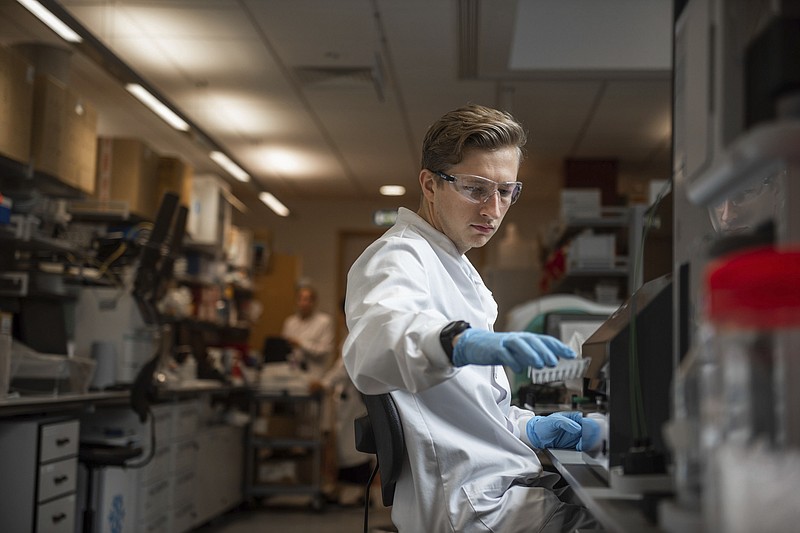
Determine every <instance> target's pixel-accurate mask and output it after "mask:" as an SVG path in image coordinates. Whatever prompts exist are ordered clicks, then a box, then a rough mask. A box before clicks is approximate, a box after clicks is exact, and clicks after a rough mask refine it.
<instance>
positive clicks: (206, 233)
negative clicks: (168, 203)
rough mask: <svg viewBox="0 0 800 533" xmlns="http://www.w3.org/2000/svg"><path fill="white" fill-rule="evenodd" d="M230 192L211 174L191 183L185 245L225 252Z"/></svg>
mask: <svg viewBox="0 0 800 533" xmlns="http://www.w3.org/2000/svg"><path fill="white" fill-rule="evenodd" d="M229 190H230V187H229V186H228V184H227V183H225V182H224V181H223V180H222V179H221V178H219V177H217V176H214V175H212V174H205V175H201V176H195V177H194V178H193V179H192V201H191V205H190V206H189V218H188V220H187V226H186V229H187V237H188V238H187V243H189V244H191V245H196V246H206V247H210V248H214V249H216V250H218V251H220V252H221V251H222V250H224V249H225V248H226V246H227V239H228V237H229V235H230V226H231V204H230V203H229V202H228V200H227V198H226V196H227V194H228V191H229Z"/></svg>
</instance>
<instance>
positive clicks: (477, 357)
mask: <svg viewBox="0 0 800 533" xmlns="http://www.w3.org/2000/svg"><path fill="white" fill-rule="evenodd" d="M559 357H561V358H563V359H573V358H575V352H573V351H572V349H571V348H570V347H569V346H567V345H566V344H564V343H562V342H561V341H560V340H558V339H556V338H555V337H550V336H548V335H538V334H536V333H529V332H527V331H511V332H507V333H495V332H492V331H486V330H482V329H467V330H465V331H464V332H463V333H461V335H460V336H459V337H458V342H456V345H455V347H454V348H453V364H454V365H455V366H464V365H506V366H509V367H511V369H512V370H513V371H514V372H522V370H523V369H524V368H525V367H529V366H532V367H536V368H542V367H544V366H545V365H547V366H556V364H557V363H558V358H559Z"/></svg>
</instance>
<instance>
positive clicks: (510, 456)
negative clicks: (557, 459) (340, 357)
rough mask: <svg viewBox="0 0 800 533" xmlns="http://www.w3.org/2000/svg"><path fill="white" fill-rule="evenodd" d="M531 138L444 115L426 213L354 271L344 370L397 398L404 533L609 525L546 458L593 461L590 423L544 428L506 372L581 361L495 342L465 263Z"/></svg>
mask: <svg viewBox="0 0 800 533" xmlns="http://www.w3.org/2000/svg"><path fill="white" fill-rule="evenodd" d="M525 138H526V135H525V132H524V130H523V128H522V126H521V125H520V124H518V123H517V122H516V121H515V120H514V119H513V118H512V117H511V116H510V115H508V114H507V113H503V112H500V111H497V110H494V109H490V108H486V107H483V106H478V105H470V106H467V107H464V108H461V109H457V110H454V111H451V112H449V113H447V114H445V115H444V116H443V117H442V118H440V119H439V120H438V121H437V122H436V123H435V124H433V125H432V126H431V127H430V128H429V130H428V132H427V134H426V136H425V140H424V142H423V151H422V168H421V170H420V173H419V183H420V186H421V189H422V195H421V198H420V206H419V209H418V211H417V212H416V213H414V212H413V211H410V210H408V209H405V208H400V210H399V212H398V216H397V222H396V223H395V225H394V226H393V227H392V228H390V229H389V230H388V231H387V232H386V233H385V234H384V235H383V236H382V237H380V238H379V239H378V240H377V241H375V242H374V243H373V244H372V245H370V246H369V247H368V248H367V249H366V250H365V251H364V253H363V254H362V255H361V256H360V257H359V258H358V259H357V260H356V262H355V263H354V264H353V266H352V268H351V269H350V272H349V274H348V278H347V297H346V305H345V311H346V315H347V328H348V330H349V332H350V333H349V335H348V337H347V339H346V341H345V344H344V350H343V354H344V362H345V365H346V367H347V371H348V373H349V374H350V377H351V378H352V379H353V382H354V383H355V386H356V387H358V389H359V390H360V391H362V392H364V393H365V394H384V393H390V394H391V395H392V397H393V398H394V400H395V403H396V404H397V408H398V410H399V414H400V418H401V420H402V423H403V431H404V434H405V444H406V451H407V453H406V462H405V464H404V466H403V468H402V470H401V472H400V476H399V479H398V481H397V485H396V492H395V496H394V504H393V507H392V521H393V522H394V524H395V526H397V528H398V530H399V531H401V532H405V531H408V532H419V531H436V532H444V531H459V532H460V531H471V532H472V531H497V532H503V533H518V532H520V533H521V532H526V533H528V532H533V531H536V532H540V533H541V532H555V531H573V530H575V529H577V528H592V527H594V526H596V522H595V520H594V518H593V517H592V516H591V515H590V514H589V513H588V511H587V510H586V509H585V508H583V507H581V506H579V505H574V504H571V503H566V502H563V501H561V500H560V499H559V497H558V495H557V494H556V492H555V491H554V490H553V487H554V485H555V483H556V482H558V481H560V478H559V476H558V475H557V474H554V473H548V472H545V471H543V469H542V465H541V463H540V462H539V459H538V457H537V455H536V451H535V449H537V448H546V447H550V448H556V447H557V448H572V449H578V450H582V449H590V448H592V447H594V446H595V445H596V443H598V442H599V440H600V435H599V433H600V431H599V427H598V425H597V423H596V422H595V421H593V420H589V419H584V418H583V417H582V416H581V414H580V413H557V414H554V415H550V416H536V415H535V414H534V413H533V412H532V411H529V410H526V409H520V408H517V407H514V406H512V405H511V390H510V387H509V383H508V379H507V378H506V373H505V371H504V368H503V365H507V366H509V367H511V368H512V369H513V370H514V371H515V372H520V371H522V369H523V368H527V367H530V366H533V367H537V368H541V367H543V366H544V365H547V366H555V365H556V364H557V362H558V358H559V357H563V358H573V357H575V353H574V352H572V350H571V349H569V348H568V347H567V346H565V345H564V344H562V343H561V342H560V341H558V340H557V339H554V338H553V337H548V336H544V335H538V334H534V333H529V332H510V333H495V332H493V331H492V329H493V325H494V322H495V320H496V318H497V312H498V311H497V303H496V302H495V301H494V299H493V298H492V294H491V292H490V291H489V290H488V289H487V288H486V286H485V285H484V284H483V281H482V280H481V277H480V274H479V273H478V271H477V270H476V269H475V268H474V267H473V266H472V264H471V263H470V261H469V260H468V259H467V257H466V256H465V255H464V254H465V253H466V252H467V251H468V250H470V249H471V248H474V247H480V246H483V245H484V244H486V243H487V242H488V241H489V239H490V238H491V237H492V235H493V234H494V233H495V232H496V231H497V229H498V228H499V226H500V223H501V222H502V221H503V218H504V217H505V215H506V213H507V211H508V209H509V207H511V204H513V203H514V202H515V201H516V200H517V197H518V196H519V193H520V191H521V189H522V184H521V183H519V182H518V181H517V173H518V171H519V166H520V162H521V159H522V147H523V145H524V144H525Z"/></svg>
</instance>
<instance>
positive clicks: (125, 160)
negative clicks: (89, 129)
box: [96, 138, 160, 219]
mask: <svg viewBox="0 0 800 533" xmlns="http://www.w3.org/2000/svg"><path fill="white" fill-rule="evenodd" d="M159 159H160V158H159V156H158V154H157V153H156V152H155V151H154V150H153V149H152V148H150V147H149V146H148V145H147V144H146V143H144V142H142V141H140V140H139V139H122V138H101V139H99V140H98V142H97V185H96V196H97V199H98V200H99V201H100V202H109V201H123V202H127V203H128V207H129V209H130V212H131V213H135V214H137V215H140V216H143V217H145V218H149V219H153V218H155V216H156V212H157V210H158V206H159V205H160V199H159V201H155V198H156V191H157V180H158V165H159Z"/></svg>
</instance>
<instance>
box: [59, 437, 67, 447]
mask: <svg viewBox="0 0 800 533" xmlns="http://www.w3.org/2000/svg"><path fill="white" fill-rule="evenodd" d="M69 441H70V439H69V437H61V438H60V439H56V446H66V445H67V444H69Z"/></svg>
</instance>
